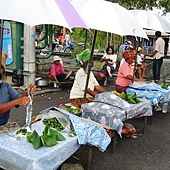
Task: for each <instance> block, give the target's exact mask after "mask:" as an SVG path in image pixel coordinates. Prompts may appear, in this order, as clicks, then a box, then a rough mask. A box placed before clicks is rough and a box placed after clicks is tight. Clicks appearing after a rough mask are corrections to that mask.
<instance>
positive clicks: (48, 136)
mask: <svg viewBox="0 0 170 170" xmlns="http://www.w3.org/2000/svg"><path fill="white" fill-rule="evenodd" d="M63 140H66V138H65V137H64V136H63V135H62V134H61V133H59V132H58V131H57V130H56V129H53V128H51V127H49V126H48V125H46V126H45V128H44V131H43V135H42V136H39V135H38V133H37V132H36V131H35V130H34V131H33V132H27V134H26V141H27V142H29V143H32V145H33V147H34V149H35V150H37V149H38V148H40V147H41V146H46V147H52V146H54V145H56V144H58V142H57V141H63Z"/></svg>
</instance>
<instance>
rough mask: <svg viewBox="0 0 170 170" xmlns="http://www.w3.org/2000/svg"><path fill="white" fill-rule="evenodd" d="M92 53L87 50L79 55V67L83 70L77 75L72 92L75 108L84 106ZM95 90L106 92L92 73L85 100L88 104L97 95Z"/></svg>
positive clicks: (71, 97) (72, 101)
mask: <svg viewBox="0 0 170 170" xmlns="http://www.w3.org/2000/svg"><path fill="white" fill-rule="evenodd" d="M90 53H91V52H90V50H89V49H86V50H84V51H83V52H82V53H81V54H79V55H77V59H76V63H77V65H79V66H80V67H81V68H80V69H79V70H78V71H77V73H76V76H75V80H74V83H73V87H72V89H71V91H70V102H71V104H72V105H73V106H75V107H79V108H80V107H81V105H82V104H83V100H84V92H85V86H86V81H87V73H86V69H87V66H88V62H89V61H90ZM92 64H93V63H92ZM95 90H96V91H98V92H99V93H102V92H106V90H105V89H103V88H102V87H101V86H100V85H99V83H98V82H97V80H96V78H95V77H94V74H93V72H92V71H91V72H90V78H89V83H88V88H87V95H86V99H85V102H86V103H88V102H91V101H92V100H93V99H94V97H95V95H96V94H97V93H96V92H95Z"/></svg>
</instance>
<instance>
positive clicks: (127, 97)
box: [119, 92, 140, 104]
mask: <svg viewBox="0 0 170 170" xmlns="http://www.w3.org/2000/svg"><path fill="white" fill-rule="evenodd" d="M119 97H120V98H121V99H124V100H126V101H127V102H128V103H131V104H137V103H140V100H139V99H138V97H137V96H136V93H134V94H126V93H124V92H121V93H120V94H119Z"/></svg>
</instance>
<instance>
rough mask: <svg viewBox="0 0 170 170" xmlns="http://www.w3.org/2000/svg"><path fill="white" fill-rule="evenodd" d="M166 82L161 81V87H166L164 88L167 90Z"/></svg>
mask: <svg viewBox="0 0 170 170" xmlns="http://www.w3.org/2000/svg"><path fill="white" fill-rule="evenodd" d="M168 86H169V85H168V84H167V83H162V84H161V87H162V88H163V89H166V90H168Z"/></svg>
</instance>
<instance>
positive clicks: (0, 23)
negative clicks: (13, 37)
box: [0, 19, 4, 68]
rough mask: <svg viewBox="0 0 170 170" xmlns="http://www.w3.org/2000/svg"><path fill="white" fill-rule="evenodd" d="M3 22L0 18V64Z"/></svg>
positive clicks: (0, 58) (0, 62)
mask: <svg viewBox="0 0 170 170" xmlns="http://www.w3.org/2000/svg"><path fill="white" fill-rule="evenodd" d="M3 24H4V23H3V20H2V19H1V20H0V64H2V45H3ZM0 68H1V65H0Z"/></svg>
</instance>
